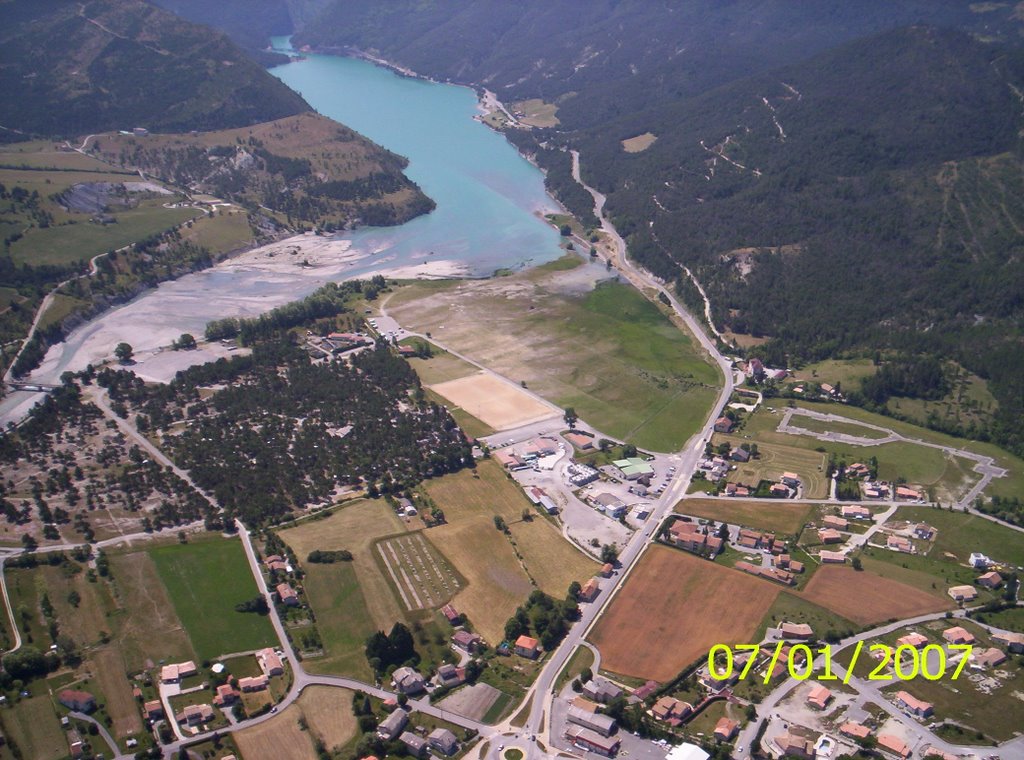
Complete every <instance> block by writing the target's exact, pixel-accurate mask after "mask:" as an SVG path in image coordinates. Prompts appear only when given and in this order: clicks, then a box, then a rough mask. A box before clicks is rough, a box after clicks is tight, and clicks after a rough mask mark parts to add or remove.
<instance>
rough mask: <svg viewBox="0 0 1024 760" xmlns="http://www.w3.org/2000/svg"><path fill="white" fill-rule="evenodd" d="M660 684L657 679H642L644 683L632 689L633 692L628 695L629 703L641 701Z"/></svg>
mask: <svg viewBox="0 0 1024 760" xmlns="http://www.w3.org/2000/svg"><path fill="white" fill-rule="evenodd" d="M660 686H661V684H659V683H658V682H657V681H644V685H643V686H641V687H639V688H636V689H633V693H632V694H630V695H629V702H630V704H636V702H643V701H644V700H645V699H647V698H648V697H649V696H651V695H652V694H653V693H654V692H656V691H657V690H658V688H659V687H660Z"/></svg>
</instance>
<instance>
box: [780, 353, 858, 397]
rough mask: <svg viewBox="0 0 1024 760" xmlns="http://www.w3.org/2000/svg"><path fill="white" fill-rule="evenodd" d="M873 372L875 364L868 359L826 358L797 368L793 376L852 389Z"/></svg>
mask: <svg viewBox="0 0 1024 760" xmlns="http://www.w3.org/2000/svg"><path fill="white" fill-rule="evenodd" d="M875 372H876V368H875V365H874V363H873V362H872V361H871V360H870V359H826V360H825V361H820V362H815V363H814V364H808V365H807V366H806V367H804V368H802V369H799V370H797V371H796V373H795V374H794V375H793V378H794V379H795V380H798V381H799V380H803V381H812V382H815V383H829V384H830V385H833V386H834V385H838V386H839V387H840V388H842V387H845V388H846V389H847V390H853V389H854V388H859V387H860V381H861V380H863V379H864V378H866V377H871V376H872V375H874V374H875Z"/></svg>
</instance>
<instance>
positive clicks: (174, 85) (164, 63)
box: [0, 0, 310, 136]
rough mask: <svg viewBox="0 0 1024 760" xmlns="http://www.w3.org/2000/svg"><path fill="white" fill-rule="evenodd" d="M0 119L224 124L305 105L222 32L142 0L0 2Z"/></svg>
mask: <svg viewBox="0 0 1024 760" xmlns="http://www.w3.org/2000/svg"><path fill="white" fill-rule="evenodd" d="M0 51H2V52H0V91H2V92H3V93H4V98H3V99H2V100H0V124H2V125H3V126H4V127H7V128H8V129H16V130H21V131H23V132H27V133H34V134H39V135H45V136H71V135H81V134H86V133H88V132H100V131H107V130H113V129H130V128H132V127H136V126H142V127H146V128H148V129H150V130H152V131H165V132H170V131H178V132H187V131H190V130H194V129H197V130H210V129H225V128H232V127H242V126H248V125H250V124H255V123H258V122H263V121H270V120H272V119H280V118H284V117H286V116H293V115H295V114H298V113H302V112H305V111H309V110H310V108H309V106H308V105H307V104H306V102H305V101H304V100H303V99H302V98H301V97H300V96H299V95H298V94H296V93H294V92H292V91H291V90H290V89H289V88H288V87H286V86H285V85H284V84H282V83H281V82H280V81H278V80H277V79H275V78H274V77H272V76H270V75H269V74H268V73H267V72H266V71H264V70H263V69H262V68H261V67H260V66H259V65H257V64H256V63H255V62H253V61H252V60H250V59H249V58H247V57H246V56H245V55H244V54H243V53H242V52H241V51H240V50H239V49H238V48H237V47H236V46H235V44H234V43H232V42H231V41H230V40H228V39H227V37H225V36H224V35H223V34H220V33H217V32H214V31H212V30H210V29H207V28H206V27H202V26H198V25H196V24H193V23H191V22H188V21H185V20H183V19H181V18H178V17H177V16H175V15H173V14H171V13H168V12H167V11H164V10H162V9H160V8H157V7H155V6H153V5H150V4H149V3H146V2H143V1H142V0H88V1H86V2H70V1H69V0H7V1H6V2H0Z"/></svg>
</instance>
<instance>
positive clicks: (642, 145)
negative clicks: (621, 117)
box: [622, 132, 658, 153]
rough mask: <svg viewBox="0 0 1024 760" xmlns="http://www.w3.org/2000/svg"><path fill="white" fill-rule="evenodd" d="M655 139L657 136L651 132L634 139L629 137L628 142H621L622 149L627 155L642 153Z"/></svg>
mask: <svg viewBox="0 0 1024 760" xmlns="http://www.w3.org/2000/svg"><path fill="white" fill-rule="evenodd" d="M657 139H658V136H657V135H655V134H653V133H651V132H644V133H643V134H642V135H637V136H636V137H630V138H629V139H628V140H623V141H622V149H623V150H624V151H626V152H627V153H642V152H643V151H645V150H647V149H648V148H650V147H651V146H652V145H654V142H655V141H656V140H657Z"/></svg>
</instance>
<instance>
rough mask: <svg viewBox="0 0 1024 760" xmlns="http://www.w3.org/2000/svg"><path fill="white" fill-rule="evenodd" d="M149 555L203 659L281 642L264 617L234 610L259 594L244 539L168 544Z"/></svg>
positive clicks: (197, 652) (197, 651)
mask: <svg viewBox="0 0 1024 760" xmlns="http://www.w3.org/2000/svg"><path fill="white" fill-rule="evenodd" d="M150 556H151V557H152V558H153V561H154V563H156V568H157V572H158V573H159V575H160V580H162V581H163V583H164V586H166V588H167V592H168V595H169V596H170V598H171V602H172V604H173V605H174V609H175V611H176V612H177V613H178V617H179V618H181V622H182V624H183V625H184V626H185V630H187V631H188V634H189V638H190V639H191V640H192V646H193V647H194V648H195V651H196V654H197V655H198V656H199V657H200V659H203V660H208V659H212V658H214V657H217V656H219V655H222V654H228V653H230V652H243V651H246V650H249V649H258V648H260V647H265V646H272V645H274V644H275V643H276V642H277V639H276V637H275V636H274V629H273V628H272V627H271V625H270V621H269V620H268V619H267V618H266V617H262V616H260V615H256V614H253V613H244V612H236V611H235V605H236V604H238V603H240V602H244V601H247V600H249V599H252V598H253V597H255V596H256V595H257V593H258V592H257V589H256V581H255V580H254V579H253V576H252V571H251V570H250V568H249V563H248V562H247V561H246V558H245V552H244V550H243V548H242V544H241V541H238V540H235V539H227V540H224V539H221V540H211V541H196V542H193V543H188V544H177V545H173V546H164V547H161V548H159V549H153V550H152V551H151V552H150Z"/></svg>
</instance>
